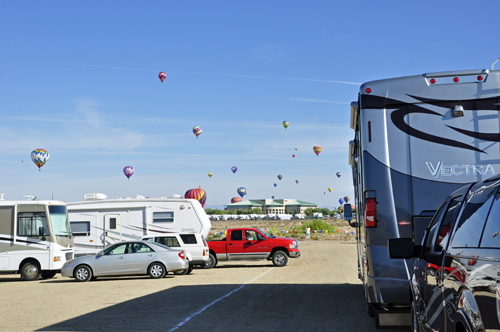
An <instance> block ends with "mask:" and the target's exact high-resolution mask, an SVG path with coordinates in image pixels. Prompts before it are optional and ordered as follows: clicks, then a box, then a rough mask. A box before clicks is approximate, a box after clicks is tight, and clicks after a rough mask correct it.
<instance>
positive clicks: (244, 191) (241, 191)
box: [236, 187, 247, 198]
mask: <svg viewBox="0 0 500 332" xmlns="http://www.w3.org/2000/svg"><path fill="white" fill-rule="evenodd" d="M236 191H237V192H238V195H240V196H241V198H243V196H245V195H246V194H247V188H244V187H239V188H238V190H236Z"/></svg>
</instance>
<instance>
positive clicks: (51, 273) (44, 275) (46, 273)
mask: <svg viewBox="0 0 500 332" xmlns="http://www.w3.org/2000/svg"><path fill="white" fill-rule="evenodd" d="M56 273H57V272H56V271H42V279H50V278H53V277H54V276H55V275H56Z"/></svg>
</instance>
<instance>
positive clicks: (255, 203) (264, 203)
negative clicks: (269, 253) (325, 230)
mask: <svg viewBox="0 0 500 332" xmlns="http://www.w3.org/2000/svg"><path fill="white" fill-rule="evenodd" d="M224 206H225V207H226V208H225V210H228V211H236V210H250V209H255V208H260V209H262V213H263V214H297V213H304V211H305V210H306V209H309V208H312V209H314V208H317V207H318V205H317V204H314V203H309V202H304V201H299V200H296V199H249V200H246V201H241V202H237V203H232V204H224Z"/></svg>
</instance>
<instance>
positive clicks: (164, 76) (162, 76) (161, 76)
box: [158, 72, 167, 83]
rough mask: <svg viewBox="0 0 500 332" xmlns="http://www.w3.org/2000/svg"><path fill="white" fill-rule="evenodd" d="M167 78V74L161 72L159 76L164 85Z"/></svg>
mask: <svg viewBox="0 0 500 332" xmlns="http://www.w3.org/2000/svg"><path fill="white" fill-rule="evenodd" d="M166 77H167V74H165V73H164V72H160V73H159V74H158V78H159V79H160V81H161V82H162V83H163V81H164V80H165V78H166Z"/></svg>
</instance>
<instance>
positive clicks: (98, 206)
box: [67, 194, 212, 256]
mask: <svg viewBox="0 0 500 332" xmlns="http://www.w3.org/2000/svg"><path fill="white" fill-rule="evenodd" d="M67 206H68V215H69V222H70V225H71V231H72V232H73V235H74V237H75V256H82V255H90V254H95V253H97V252H99V251H100V250H102V249H103V248H104V247H106V246H108V245H110V244H112V243H115V242H119V241H128V240H139V239H140V238H142V237H143V236H146V235H152V236H155V235H164V234H168V233H200V234H202V235H203V236H204V237H207V235H208V233H209V231H210V228H211V227H212V226H211V223H210V219H209V217H208V215H207V214H206V213H205V210H204V209H203V208H202V206H201V204H200V202H198V201H197V200H194V199H188V198H182V197H172V198H167V197H160V198H145V197H142V196H137V197H136V198H134V199H130V198H126V199H107V196H106V195H104V194H86V195H84V201H81V202H71V203H67Z"/></svg>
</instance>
